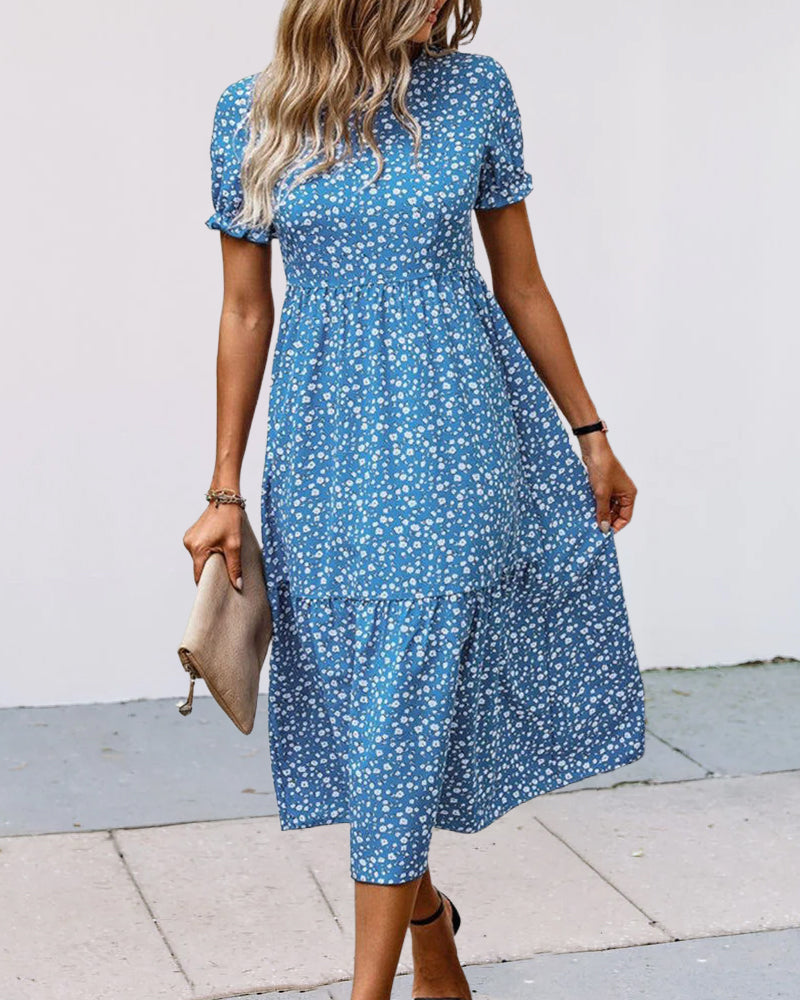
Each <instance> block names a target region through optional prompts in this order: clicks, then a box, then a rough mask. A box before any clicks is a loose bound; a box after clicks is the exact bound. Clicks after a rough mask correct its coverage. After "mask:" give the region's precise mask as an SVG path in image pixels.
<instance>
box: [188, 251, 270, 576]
mask: <svg viewBox="0 0 800 1000" xmlns="http://www.w3.org/2000/svg"><path fill="white" fill-rule="evenodd" d="M220 241H221V246H222V271H223V283H224V288H223V296H222V314H221V317H220V324H219V345H218V349H217V443H216V459H215V463H214V472H213V475H212V478H211V483H210V486H211V487H212V488H213V489H224V488H228V489H233V490H236V492H237V493H238V492H240V478H241V470H242V460H243V458H244V453H245V448H246V446H247V438H248V436H249V434H250V426H251V424H252V421H253V414H254V413H255V408H256V403H257V402H258V395H259V392H260V390H261V383H262V381H263V378H264V370H265V368H266V363H267V356H268V352H269V345H270V340H271V337H272V328H273V324H274V319H275V308H274V303H273V299H272V284H271V267H272V247H271V245H270V244H269V243H267V244H264V243H256V242H252V241H250V240H246V239H237V238H234V237H232V236H228V235H227V234H226V233H222V234H220ZM183 543H184V545H185V546H186V548H187V549H188V550H189V552H190V553H191V555H192V561H193V563H194V578H195V583H197V582H198V581H199V579H200V573H201V571H202V569H203V565H204V564H205V561H206V559H207V558H208V556H209V555H210V554H211V553H212V552H222V553H223V555H224V556H225V561H226V564H227V568H228V576H229V577H230V581H231V583H232V584H233V585H234V586H238V587H240V586H241V558H240V550H241V510H240V508H239V507H237V506H236V505H235V504H221V505H220V506H219V507H218V508H217V507H215V506H214V504H213V503H209V505H208V507H207V508H206V510H205V511H203V514H202V515H201V516H200V518H199V519H198V520H197V521H196V522H195V523H194V524H193V525H192V527H191V528H189V530H188V531H187V532H186V534H185V535H184V538H183Z"/></svg>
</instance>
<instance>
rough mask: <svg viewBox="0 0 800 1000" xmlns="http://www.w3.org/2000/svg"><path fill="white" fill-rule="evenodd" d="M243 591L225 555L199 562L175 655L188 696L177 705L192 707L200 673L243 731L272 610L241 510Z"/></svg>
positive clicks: (251, 717) (252, 709) (249, 721)
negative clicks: (186, 681)
mask: <svg viewBox="0 0 800 1000" xmlns="http://www.w3.org/2000/svg"><path fill="white" fill-rule="evenodd" d="M241 558H242V589H241V591H239V590H237V589H236V588H235V587H234V586H233V585H232V584H231V582H230V580H229V579H228V573H227V570H226V568H225V557H224V556H223V555H222V554H221V553H220V552H212V553H211V555H210V556H209V557H208V559H207V560H206V562H205V565H204V566H203V571H202V573H201V574H200V581H199V583H198V584H197V594H196V596H195V600H194V604H193V606H192V610H191V613H190V615H189V623H188V625H187V626H186V631H185V632H184V635H183V639H182V641H181V644H180V647H179V648H178V656H179V657H180V660H181V663H182V664H183V668H184V670H186V671H187V673H188V674H189V676H190V677H191V681H190V683H189V695H188V697H187V699H186V701H185V702H184V703H183V704H181V705H179V706H178V710H179V711H180V713H181V715H188V714H189V713H190V712H191V710H192V697H193V695H194V682H195V680H196V678H198V677H200V678H202V679H203V680H204V681H205V682H206V686H207V687H208V690H209V691H210V692H211V694H212V695H213V696H214V698H215V700H216V701H217V704H218V705H220V707H221V708H222V709H223V710H224V711H225V713H226V714H227V715H228V717H229V718H230V719H232V721H233V722H234V723H235V724H236V725H237V726H238V728H239V729H240V730H241V731H242V732H243V733H250V732H252V729H253V723H254V721H255V717H256V704H257V700H258V683H259V680H260V677H261V668H262V666H263V664H264V660H265V659H266V656H267V650H268V649H269V644H270V641H271V639H272V610H271V608H270V605H269V600H268V598H267V588H266V586H265V584H264V576H263V570H262V563H261V546H260V545H259V543H258V539H257V538H256V536H255V534H254V532H253V528H252V526H251V524H250V519H249V518H248V517H247V515H246V514H245V512H244V510H243V511H242V549H241Z"/></svg>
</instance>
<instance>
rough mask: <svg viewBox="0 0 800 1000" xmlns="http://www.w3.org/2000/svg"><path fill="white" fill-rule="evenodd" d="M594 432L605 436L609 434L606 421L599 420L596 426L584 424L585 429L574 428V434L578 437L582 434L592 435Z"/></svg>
mask: <svg viewBox="0 0 800 1000" xmlns="http://www.w3.org/2000/svg"><path fill="white" fill-rule="evenodd" d="M592 431H602V432H603V433H604V434H607V433H608V426H607V425H606V422H605V420H598V421H597V423H596V424H584V425H583V427H573V428H572V433H573V434H576V435H577V436H578V437H580V436H581V434H591V432H592Z"/></svg>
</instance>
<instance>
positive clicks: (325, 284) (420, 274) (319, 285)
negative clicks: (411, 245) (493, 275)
mask: <svg viewBox="0 0 800 1000" xmlns="http://www.w3.org/2000/svg"><path fill="white" fill-rule="evenodd" d="M475 273H480V272H478V268H477V267H476V265H475V264H474V263H468V264H460V265H458V267H449V268H425V269H423V270H419V271H405V272H404V273H403V274H402V275H398V276H397V277H394V276H390V277H373V276H369V277H366V276H359V277H353V278H350V279H348V280H347V281H325V280H321V281H295V280H294V279H293V278H288V277H287V279H286V286H287V288H306V289H329V288H353V287H358V286H361V285H367V286H369V285H402V284H405V283H407V282H409V281H419V280H421V279H425V278H430V279H434V278H446V277H449V276H451V275H458V274H475Z"/></svg>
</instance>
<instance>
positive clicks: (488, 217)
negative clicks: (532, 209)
mask: <svg viewBox="0 0 800 1000" xmlns="http://www.w3.org/2000/svg"><path fill="white" fill-rule="evenodd" d="M476 216H477V219H478V227H479V229H480V232H481V236H482V238H483V242H484V245H485V247H486V253H487V255H488V257H489V265H490V267H491V272H492V286H493V289H494V294H495V297H496V298H497V301H498V303H499V304H500V307H501V308H502V310H503V312H504V313H505V314H506V316H507V318H508V321H509V323H510V325H511V327H512V329H513V330H514V332H515V334H516V335H517V337H518V338H519V341H520V343H521V344H522V347H523V349H524V351H525V353H526V354H527V355H528V357H529V358H530V360H531V363H532V364H533V366H534V368H535V369H536V371H537V373H538V375H539V376H540V378H541V379H542V381H543V382H544V384H545V385H546V386H547V389H548V391H549V392H550V393H551V395H552V396H553V399H554V400H555V401H556V404H557V405H558V407H559V409H560V410H561V412H562V413H563V414H564V416H565V417H566V419H567V420H568V421H569V424H570V426H572V427H578V426H581V425H583V424H593V423H596V422H597V421H598V419H599V415H598V413H597V410H596V409H595V406H594V403H593V402H592V400H591V397H590V396H589V392H588V390H587V388H586V386H585V385H584V382H583V379H582V377H581V374H580V371H579V370H578V365H577V363H576V361H575V356H574V354H573V353H572V347H571V345H570V342H569V339H568V337H567V332H566V330H565V329H564V324H563V322H562V321H561V317H560V315H559V313H558V309H557V308H556V305H555V303H554V302H553V299H552V297H551V295H550V292H549V290H548V288H547V285H546V284H545V282H544V278H543V277H542V273H541V271H540V269H539V262H538V260H537V257H536V250H535V247H534V244H533V236H532V234H531V227H530V222H529V219H528V212H527V208H526V205H525V202H524V201H518V202H515V203H513V204H511V205H507V206H505V207H503V208H495V209H485V210H479V211H477V212H476ZM578 441H579V442H580V448H581V454H582V457H583V460H584V463H585V464H586V467H587V470H588V472H589V479H590V482H591V485H592V489H593V491H594V494H595V499H596V501H597V512H596V513H597V522H598V524H599V525H600V526H601V528H603V526H604V524H610V525H611V527H612V528H613V529H614V531H619V530H620V529H621V528H623V527H624V526H625V525H626V524H628V522H629V521H630V519H631V516H632V514H633V503H634V499H635V497H636V492H637V490H636V487H635V486H634V484H633V482H632V480H631V479H630V477H629V476H628V475H627V473H626V472H625V470H624V469H623V468H622V465H621V464H620V463H619V461H618V459H617V458H616V456H615V455H614V453H613V451H612V450H611V446H610V445H609V443H608V439H607V437H606V435H605V433H603V432H602V431H594V432H591V433H589V434H584V435H581V436H580V437H579V438H578ZM604 530H608V529H607V528H605V529H604Z"/></svg>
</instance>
